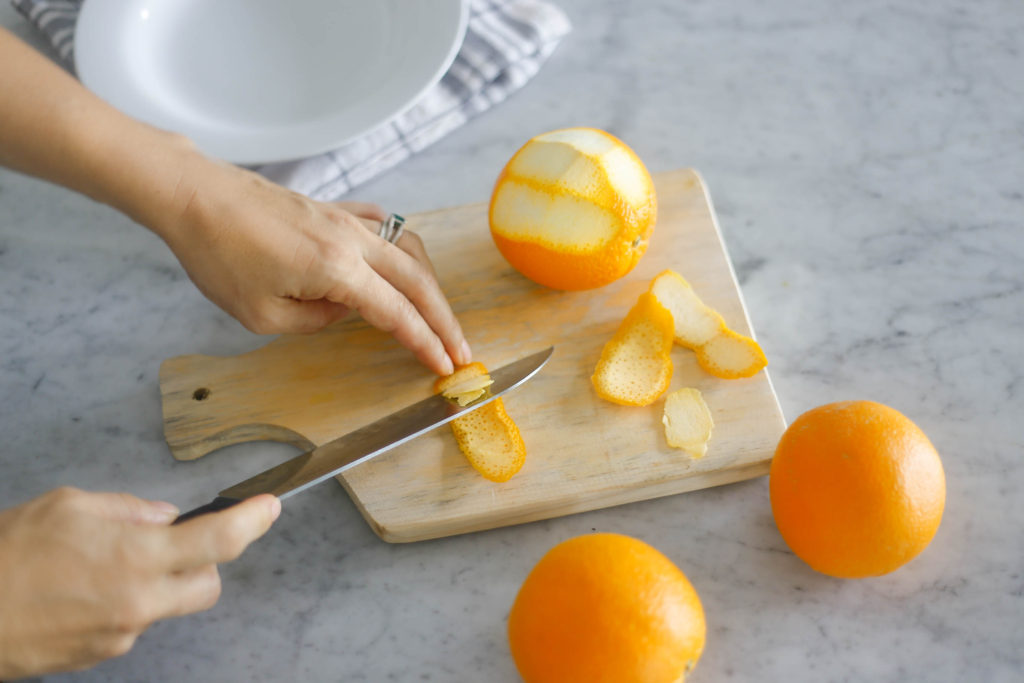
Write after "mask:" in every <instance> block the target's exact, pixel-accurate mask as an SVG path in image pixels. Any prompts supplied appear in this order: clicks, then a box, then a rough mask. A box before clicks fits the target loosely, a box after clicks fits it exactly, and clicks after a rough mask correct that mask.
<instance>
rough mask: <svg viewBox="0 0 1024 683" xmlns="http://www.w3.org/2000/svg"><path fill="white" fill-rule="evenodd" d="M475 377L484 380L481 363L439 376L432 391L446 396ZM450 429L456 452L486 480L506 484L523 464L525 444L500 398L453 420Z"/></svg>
mask: <svg viewBox="0 0 1024 683" xmlns="http://www.w3.org/2000/svg"><path fill="white" fill-rule="evenodd" d="M478 377H487V368H486V367H485V366H484V365H483V364H482V363H470V364H469V365H464V366H462V367H460V368H458V369H457V370H456V371H455V372H453V373H452V374H450V375H448V376H447V377H439V378H438V379H437V381H436V382H435V383H434V391H436V392H439V393H441V394H442V395H446V394H445V392H446V391H448V390H452V389H455V390H458V389H459V388H460V387H459V386H458V385H460V384H463V383H465V384H466V386H473V383H470V382H468V380H472V379H474V378H478ZM474 391H486V389H477V390H474ZM465 395H466V394H465V393H463V394H460V396H465ZM456 400H458V398H456ZM467 402H468V401H467ZM451 426H452V433H454V434H455V441H456V442H457V443H458V444H459V450H461V451H462V453H463V455H465V456H466V460H468V461H469V464H470V465H472V466H473V469H475V470H476V471H477V472H479V473H480V474H481V476H483V477H484V478H485V479H490V480H491V481H498V482H501V481H508V480H509V479H511V478H512V476H513V475H514V474H515V473H516V472H518V471H519V470H520V469H521V468H522V466H523V463H524V462H526V444H525V443H524V442H523V437H522V435H521V434H520V433H519V427H517V426H516V423H515V422H513V421H512V418H511V417H509V415H508V413H507V412H506V411H505V404H504V402H502V400H501V399H500V398H496V399H494V400H493V401H491V402H490V403H488V404H487V405H485V406H483V407H481V408H477V409H476V410H474V411H472V412H470V413H466V414H465V415H463V416H461V417H457V418H455V419H454V420H452V422H451Z"/></svg>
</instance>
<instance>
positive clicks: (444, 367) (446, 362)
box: [441, 353, 455, 375]
mask: <svg viewBox="0 0 1024 683" xmlns="http://www.w3.org/2000/svg"><path fill="white" fill-rule="evenodd" d="M453 372H455V365H454V364H453V363H452V359H451V358H450V357H449V356H448V354H447V353H446V354H444V355H443V356H442V357H441V374H442V375H450V374H452V373H453Z"/></svg>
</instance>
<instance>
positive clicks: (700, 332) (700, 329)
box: [648, 270, 727, 349]
mask: <svg viewBox="0 0 1024 683" xmlns="http://www.w3.org/2000/svg"><path fill="white" fill-rule="evenodd" d="M648 291H650V293H651V294H653V295H654V296H655V297H656V298H657V299H658V301H659V302H660V303H661V305H662V306H664V307H665V308H667V309H668V310H669V311H670V312H671V313H672V318H673V320H674V322H675V336H676V343H677V344H679V345H680V346H685V347H686V348H689V349H696V348H697V347H698V346H700V345H701V344H704V343H705V342H707V341H709V340H711V338H713V337H714V336H716V335H717V334H718V333H719V332H721V331H722V330H724V329H727V327H726V324H725V320H723V319H722V316H720V315H719V314H718V311H716V310H714V309H713V308H711V307H709V306H706V305H705V304H704V302H703V301H701V300H700V297H698V296H697V293H696V292H694V291H693V287H691V286H690V283H689V282H687V281H686V280H685V279H683V276H682V275H680V274H679V273H677V272H675V271H673V270H666V271H665V272H663V273H661V274H660V275H658V277H656V278H654V280H652V281H651V286H650V289H649V290H648Z"/></svg>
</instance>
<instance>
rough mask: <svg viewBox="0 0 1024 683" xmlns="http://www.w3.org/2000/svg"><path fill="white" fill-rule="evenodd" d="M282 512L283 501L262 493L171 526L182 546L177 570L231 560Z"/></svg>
mask: <svg viewBox="0 0 1024 683" xmlns="http://www.w3.org/2000/svg"><path fill="white" fill-rule="evenodd" d="M280 514H281V501H280V500H278V499H277V498H275V497H274V496H271V495H269V494H261V495H259V496H254V497H252V498H249V499H247V500H244V501H242V502H241V503H239V504H238V505H234V506H232V507H229V508H228V509H226V510H222V511H220V512H214V513H211V514H208V515H201V516H199V517H196V518H195V519H190V520H188V521H187V522H184V523H182V524H179V525H178V526H174V527H171V534H172V536H173V537H174V539H175V546H176V547H177V548H178V551H177V559H176V561H175V567H174V568H175V569H176V570H179V571H183V570H186V569H191V568H193V567H201V566H203V565H207V564H220V563H221V562H229V561H231V560H233V559H235V558H236V557H238V556H239V555H241V554H242V552H243V551H244V550H245V549H246V548H247V547H248V546H249V544H250V543H252V542H253V541H255V540H256V539H257V538H259V537H260V536H262V535H263V534H265V533H266V532H267V530H268V529H269V528H270V525H271V524H273V523H274V521H275V520H276V519H277V517H278V515H280Z"/></svg>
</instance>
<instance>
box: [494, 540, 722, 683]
mask: <svg viewBox="0 0 1024 683" xmlns="http://www.w3.org/2000/svg"><path fill="white" fill-rule="evenodd" d="M705 636H706V625H705V620H704V608H703V607H702V606H701V603H700V598H699V597H698V596H697V592H696V591H695V590H694V588H693V586H692V585H691V584H690V582H689V580H687V578H686V576H685V575H684V574H683V572H681V571H680V570H679V568H678V567H676V566H675V565H674V564H673V563H672V561H671V560H669V559H668V558H667V557H665V556H664V555H663V554H661V553H660V552H659V551H658V550H656V549H655V548H653V547H651V546H650V545H648V544H646V543H644V542H642V541H639V540H637V539H635V538H630V537H628V536H622V535H619V534H587V535H585V536H578V537H576V538H571V539H569V540H567V541H564V542H562V543H560V544H558V545H556V546H555V547H554V548H552V549H551V550H549V551H548V552H547V554H545V555H544V557H543V558H541V559H540V561H539V562H538V563H537V564H536V566H535V567H534V568H533V570H532V571H531V572H530V573H529V575H528V576H527V577H526V579H525V580H524V581H523V585H522V587H521V588H520V589H519V594H518V595H517V596H516V599H515V602H514V603H513V605H512V610H511V612H510V613H509V617H508V639H509V646H510V648H511V650H512V657H513V658H514V660H515V663H516V667H517V668H518V669H519V673H520V675H521V676H522V677H523V679H524V680H525V681H526V683H568V682H572V681H581V682H583V681H586V683H598V682H601V681H607V682H609V683H612V682H614V683H623V682H625V681H641V682H652V683H681V682H682V681H683V680H684V679H685V677H686V675H687V674H689V672H690V671H692V670H693V668H694V667H695V666H696V665H697V660H698V659H700V656H701V653H702V652H703V650H704V640H705Z"/></svg>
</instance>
